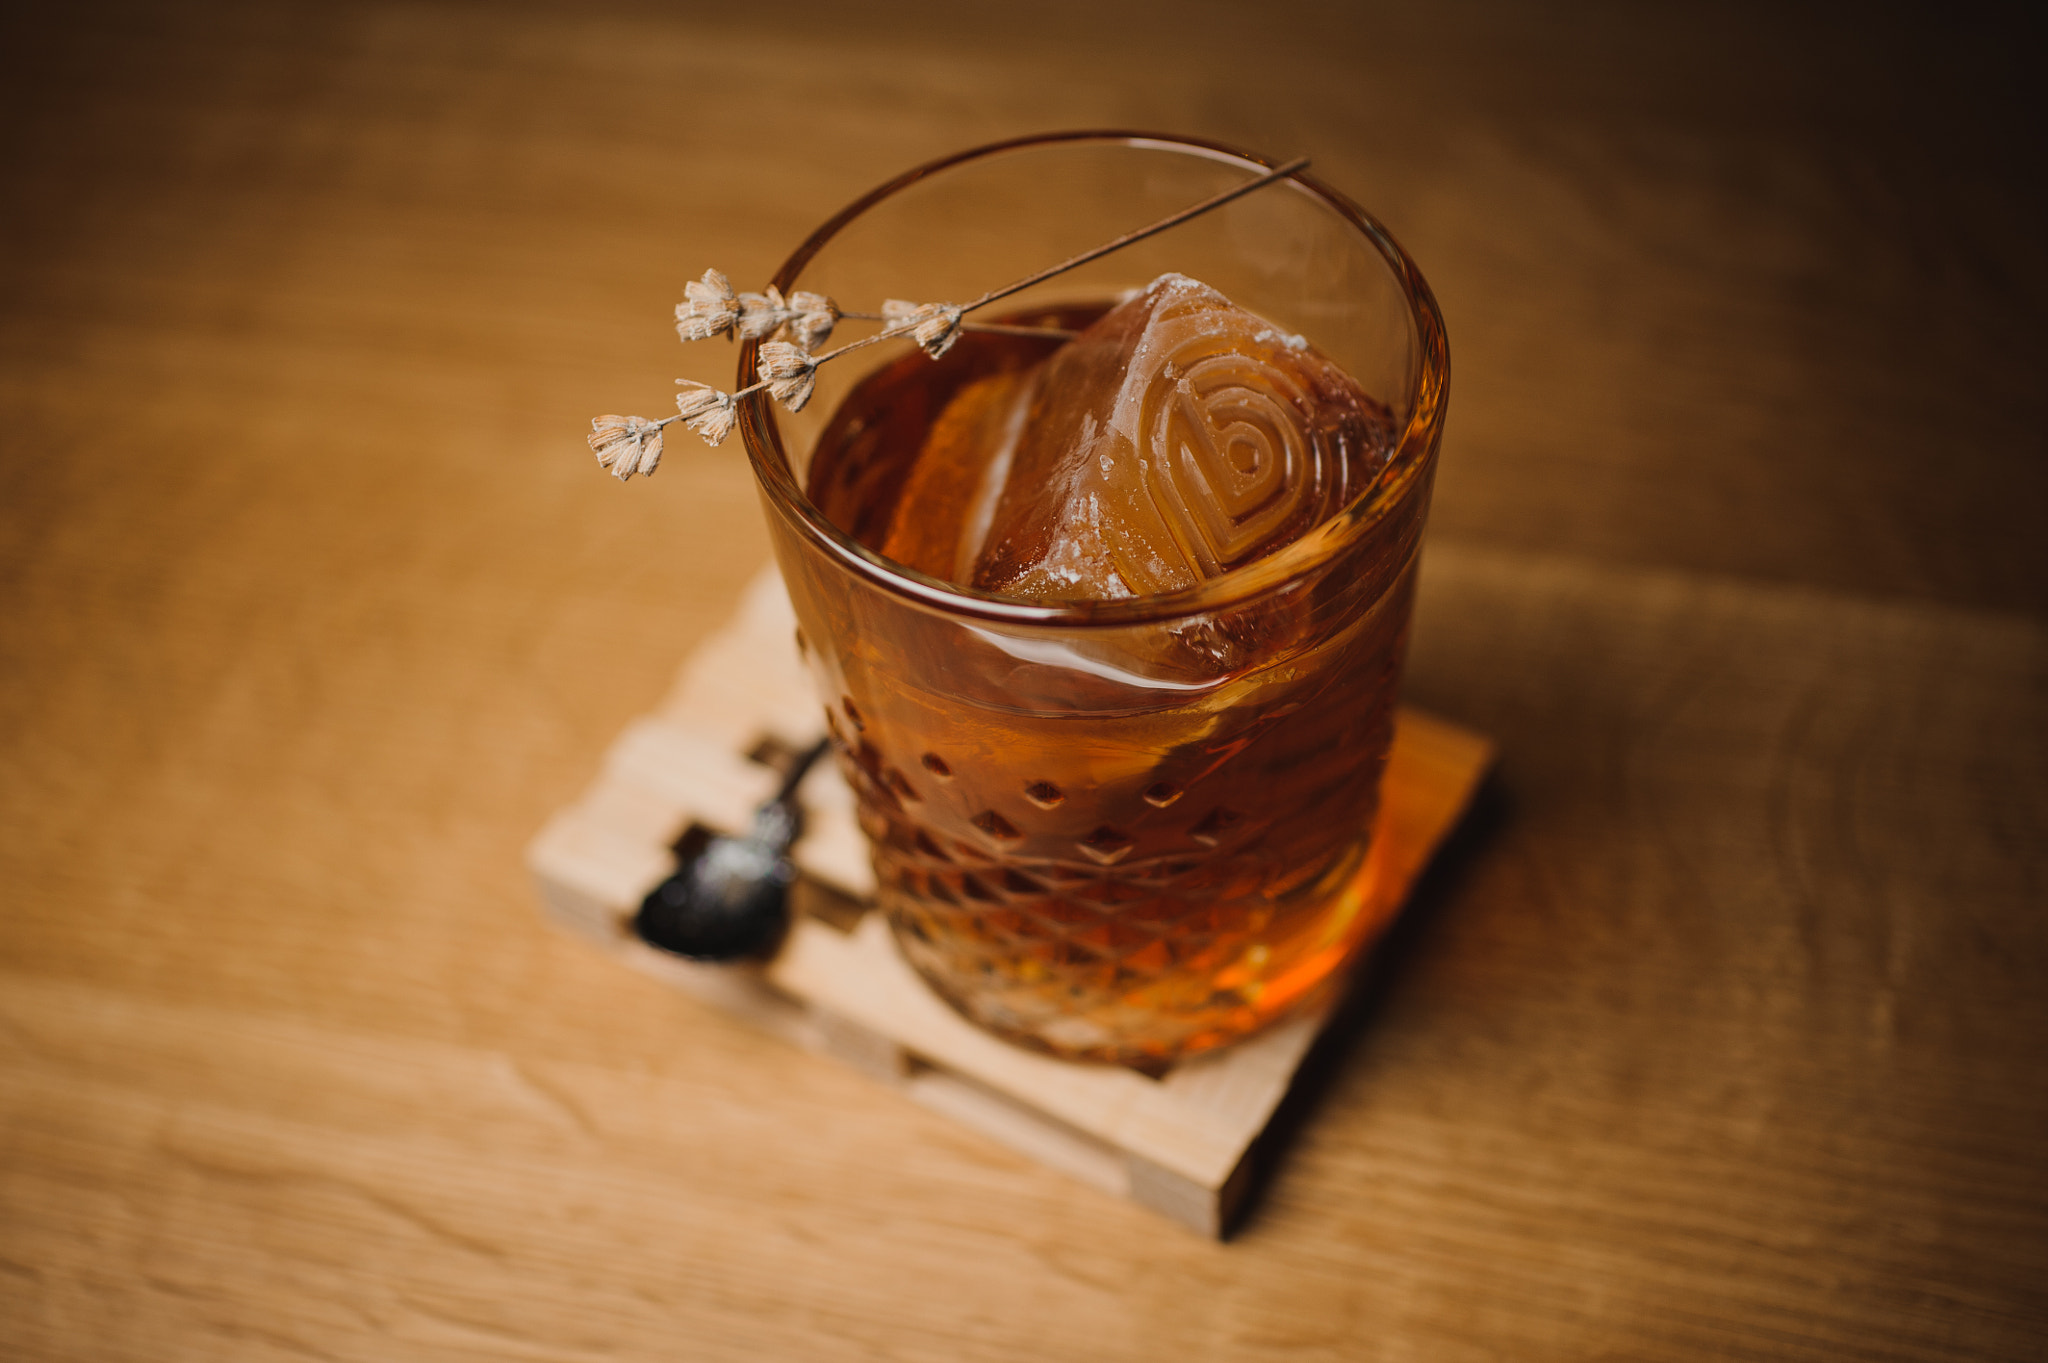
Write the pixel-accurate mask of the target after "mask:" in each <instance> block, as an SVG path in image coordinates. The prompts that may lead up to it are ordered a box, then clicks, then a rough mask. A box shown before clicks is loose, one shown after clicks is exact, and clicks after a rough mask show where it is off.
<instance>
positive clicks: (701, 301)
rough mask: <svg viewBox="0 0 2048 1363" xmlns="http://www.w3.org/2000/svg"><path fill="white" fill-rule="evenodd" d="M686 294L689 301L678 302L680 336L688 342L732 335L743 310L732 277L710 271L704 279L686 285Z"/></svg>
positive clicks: (677, 331) (677, 317)
mask: <svg viewBox="0 0 2048 1363" xmlns="http://www.w3.org/2000/svg"><path fill="white" fill-rule="evenodd" d="M683 297H684V299H685V300H686V301H684V302H682V303H678V304H677V305H676V335H678V336H680V337H682V338H683V339H684V340H686V341H708V340H710V339H711V338H712V337H713V336H730V335H732V329H733V324H734V323H735V322H737V321H738V320H739V316H740V310H739V306H738V300H737V299H736V298H734V296H733V292H732V281H731V280H730V279H727V278H726V277H725V276H724V275H723V274H720V273H719V272H718V271H717V270H706V271H705V272H704V278H703V279H701V280H692V281H691V282H690V283H688V284H685V285H683Z"/></svg>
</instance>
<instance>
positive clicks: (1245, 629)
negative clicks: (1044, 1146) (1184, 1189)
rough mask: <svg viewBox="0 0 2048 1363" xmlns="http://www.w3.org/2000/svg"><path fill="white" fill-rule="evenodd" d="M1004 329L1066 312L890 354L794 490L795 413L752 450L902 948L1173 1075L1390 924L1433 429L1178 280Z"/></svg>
mask: <svg viewBox="0 0 2048 1363" xmlns="http://www.w3.org/2000/svg"><path fill="white" fill-rule="evenodd" d="M1418 282H1419V281H1418ZM1005 320H1007V321H1010V322H1012V323H1032V322H1038V323H1045V324H1051V325H1057V326H1062V327H1065V328H1068V329H1071V330H1078V331H1080V333H1081V334H1080V336H1079V337H1078V339H1075V340H1072V341H1061V340H1049V339H1038V338H1031V337H1022V336H1016V335H1011V334H990V333H972V332H970V333H967V334H966V335H964V336H963V337H962V338H961V339H960V341H959V342H958V343H957V344H956V345H955V347H954V348H953V350H952V351H951V352H949V353H948V354H947V355H946V356H945V357H944V358H943V359H941V360H938V361H932V360H929V359H927V358H925V357H924V356H923V355H921V354H917V353H910V354H904V355H901V356H900V357H898V358H894V359H892V360H890V361H889V362H888V363H885V364H883V365H882V366H880V367H879V368H876V369H874V370H873V371H871V372H869V373H868V374H866V375H865V376H864V377H861V378H860V379H859V381H858V382H857V383H855V384H854V385H853V386H852V387H851V388H850V389H849V390H847V391H845V392H844V393H843V394H842V395H841V396H840V398H839V400H838V402H837V403H836V406H835V407H834V408H833V409H832V412H831V415H830V417H829V419H828V420H827V421H825V423H824V424H823V426H822V428H821V429H818V430H817V431H816V432H815V434H814V435H813V436H812V439H811V449H810V452H809V458H808V462H807V465H806V467H805V469H804V472H803V481H802V484H801V491H800V492H799V490H798V487H797V485H796V482H795V478H794V476H793V475H794V470H793V469H791V468H790V467H789V464H788V460H787V456H786V454H785V453H784V452H783V450H782V449H780V448H778V446H779V445H780V443H781V438H782V432H780V431H779V430H774V429H771V428H768V427H767V426H766V425H765V423H760V422H758V421H757V422H756V423H754V424H751V425H750V426H749V427H748V428H747V434H748V438H749V447H750V450H752V451H753V453H754V455H755V458H756V466H757V470H760V471H761V472H762V475H763V481H764V486H765V494H764V495H765V497H766V500H767V502H768V505H769V509H770V512H771V515H770V523H771V528H772V530H773V531H774V533H775V537H776V544H777V551H778V556H779V557H780V559H781V561H782V565H783V569H784V576H785V580H786V581H787V582H788V585H789V587H790V592H791V598H792V601H793V603H794V604H795V606H796V610H797V615H798V619H799V621H800V622H801V637H800V644H801V646H802V648H803V650H804V652H805V655H806V660H807V662H808V663H809V665H810V666H811V668H812V670H813V672H814V673H815V675H816V676H817V677H818V680H819V682H820V685H821V688H822V692H823V695H824V697H825V698H826V713H827V718H828V723H829V725H830V728H831V732H832V734H833V737H834V740H835V743H836V745H837V746H838V748H839V750H840V754H841V757H842V762H843V766H844V768H845V769H846V771H847V772H848V775H849V777H850V779H851V781H852V783H853V785H854V787H855V791H856V795H857V797H858V801H859V808H860V816H861V821H862V824H863V827H864V828H865V829H866V831H867V833H868V835H869V837H870V838H871V840H872V842H873V844H874V855H875V866H876V871H877V878H878V885H879V888H878V897H879V900H880V904H881V906H882V908H883V909H884V911H885V912H886V914H887V915H888V919H889V922H890V924H891V926H892V928H893V929H894V931H895V933H896V936H897V939H898V942H899V944H900V945H901V947H902V949H903V952H904V954H905V956H906V958H907V959H908V960H909V961H910V963H911V964H912V965H913V966H914V967H915V968H916V969H917V970H918V971H919V973H920V974H922V975H923V976H924V978H925V979H926V980H927V981H928V982H929V983H930V984H931V985H932V986H933V988H934V989H935V990H936V991H937V992H938V993H939V994H940V995H941V996H942V997H944V998H945V999H947V1001H949V1002H950V1003H951V1004H952V1005H953V1006H954V1007H956V1008H957V1009H959V1010H960V1011H961V1012H962V1013H964V1014H965V1015H966V1016H968V1017H969V1018H971V1019H972V1020H974V1021H976V1022H977V1023H979V1024H981V1025H982V1026H984V1027H987V1028H989V1029H991V1030H993V1031H995V1032H997V1033H999V1034H1001V1035H1004V1036H1006V1037H1008V1038H1010V1039H1012V1040H1015V1041H1018V1042H1020V1043H1022V1044H1026V1045H1029V1046H1033V1047H1036V1048H1039V1049H1043V1050H1047V1051H1050V1052H1053V1053H1055V1054H1059V1055H1063V1056H1068V1057H1073V1058H1082V1059H1093V1060H1106V1061H1114V1062H1120V1063H1126V1064H1135V1065H1139V1066H1141V1067H1154V1066H1157V1065H1159V1064H1161V1063H1164V1062H1165V1061H1168V1060H1170V1059H1172V1058H1173V1057H1176V1056H1179V1055H1184V1054H1187V1053H1190V1052H1194V1051H1199V1050H1202V1049H1206V1048H1209V1047H1212V1046H1216V1045H1220V1044H1224V1043H1226V1042H1228V1041H1231V1040H1233V1039H1235V1038H1237V1037H1240V1036H1243V1035H1246V1034H1248V1033H1250V1032H1252V1031H1255V1030H1257V1029H1258V1028H1259V1027H1261V1026H1263V1025H1265V1024H1266V1023H1268V1022H1270V1021H1272V1020H1274V1019H1276V1018H1279V1017H1282V1016H1285V1015H1287V1014H1288V1013H1289V1012H1291V1011H1293V1010H1294V1009H1296V1008H1298V1007H1300V1006H1302V1005H1304V1004H1305V1003H1308V1002H1311V1001H1313V1000H1315V999H1317V998H1319V997H1321V996H1322V995H1323V994H1324V993H1325V992H1326V991H1327V990H1328V989H1329V988H1330V987H1331V986H1332V985H1333V983H1334V982H1336V981H1337V980H1339V979H1340V978H1341V975H1342V970H1343V967H1344V966H1345V965H1346V964H1347V963H1348V961H1349V960H1350V959H1351V958H1352V957H1353V956H1354V955H1355V953H1356V952H1357V951H1358V950H1359V948H1360V947H1361V946H1362V945H1363V944H1364V943H1365V942H1366V941H1368V940H1369V939H1370V937H1371V935H1372V933H1373V931H1374V930H1375V929H1376V928H1377V927H1378V926H1380V925H1379V924H1377V923H1374V922H1372V921H1369V920H1368V919H1367V917H1366V916H1365V912H1364V906H1365V905H1366V903H1367V902H1369V895H1368V894H1367V893H1366V891H1367V889H1368V888H1369V887H1368V886H1367V885H1366V884H1365V882H1364V879H1363V877H1365V876H1366V875H1369V874H1370V869H1369V864H1368V858H1367V853H1368V847H1369V836H1370V830H1371V828H1372V823H1373V816H1374V813H1375V808H1376V801H1377V791H1378V784H1379V776H1380V772H1381V769H1382V767H1383V765H1384V761H1385V756H1386V752H1387V748H1388V744H1389V740H1390V736H1391V721H1392V708H1393V704H1394V699H1395V691H1396V686H1397V683H1398V678H1399V671H1400V663H1401V657H1402V653H1403V649H1404V647H1405V643H1406V638H1407V632H1408V622H1409V615H1410V606H1411V601H1412V595H1413V584H1414V574H1415V567H1416V559H1417V548H1418V545H1419V536H1420V530H1421V525H1422V517H1423V510H1424V509H1425V507H1426V504H1427V491H1428V473H1429V470H1430V466H1431V463H1432V460H1433V455H1434V450H1435V443H1436V429H1435V428H1436V420H1435V419H1432V420H1431V421H1430V422H1429V423H1428V429H1426V430H1424V431H1423V432H1422V436H1421V442H1420V443H1418V441H1417V432H1416V429H1415V421H1414V414H1415V405H1416V404H1415V393H1414V392H1413V391H1412V390H1410V389H1407V388H1404V389H1403V390H1402V391H1400V392H1397V393H1392V394H1389V395H1388V397H1389V398H1391V399H1392V400H1391V401H1389V400H1383V399H1382V398H1380V397H1377V396H1375V395H1372V394H1369V393H1368V392H1367V391H1366V390H1365V389H1364V387H1363V386H1362V385H1361V384H1360V383H1359V382H1357V381H1355V380H1354V379H1353V378H1352V377H1351V376H1350V374H1348V373H1347V372H1346V370H1345V369H1344V368H1342V367H1340V366H1339V365H1338V364H1337V363H1336V362H1335V361H1334V360H1333V359H1332V358H1330V357H1327V356H1325V355H1323V354H1322V353H1320V352H1319V351H1318V350H1317V349H1316V347H1315V346H1314V345H1312V344H1310V343H1309V342H1308V341H1307V340H1305V339H1304V338H1303V337H1301V336H1298V335H1295V334H1293V333H1291V332H1288V331H1287V330H1285V329H1284V327H1283V326H1282V325H1281V324H1280V323H1279V322H1277V321H1268V320H1266V319H1265V318H1263V317H1261V316H1258V315H1255V314H1252V313H1249V312H1246V311H1243V310H1241V309H1238V308H1236V307H1235V306H1233V305H1232V304H1231V303H1230V302H1229V301H1228V300H1227V299H1225V298H1224V297H1223V296H1222V295H1221V294H1219V293H1217V292H1216V291H1215V290H1212V289H1210V288H1208V287H1206V286H1205V285H1202V284H1198V283H1196V282H1194V281H1193V280H1191V279H1187V278H1183V277H1179V276H1174V275H1162V276H1161V277H1159V278H1156V279H1155V280H1154V281H1153V283H1152V284H1151V285H1150V286H1149V287H1147V288H1143V289H1139V290H1131V291H1130V296H1128V297H1127V298H1125V299H1124V300H1123V301H1121V302H1119V303H1117V304H1116V305H1115V306H1114V307H1108V306H1106V305H1104V304H1101V303H1097V304H1093V305H1075V304H1072V303H1065V304H1062V305H1059V306H1051V305H1044V306H1040V307H1038V308H1035V309H1027V310H1025V311H1022V312H1019V313H1015V314H1013V315H1012V316H1010V317H1008V318H1006V319H1005ZM1432 415H1433V418H1434V417H1437V416H1440V405H1439V406H1438V408H1437V409H1436V412H1435V413H1433V414H1432ZM764 456H765V459H764ZM764 463H765V464H766V465H767V467H763V465H764Z"/></svg>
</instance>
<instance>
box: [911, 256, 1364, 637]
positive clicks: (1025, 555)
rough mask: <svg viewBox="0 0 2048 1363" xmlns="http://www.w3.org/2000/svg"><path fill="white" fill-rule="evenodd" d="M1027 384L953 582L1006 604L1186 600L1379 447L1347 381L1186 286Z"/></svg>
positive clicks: (1161, 282) (1059, 357)
mask: <svg viewBox="0 0 2048 1363" xmlns="http://www.w3.org/2000/svg"><path fill="white" fill-rule="evenodd" d="M1035 378H1036V382H1035V385H1034V386H1033V388H1032V390H1031V392H1030V403H1029V408H1028V411H1023V412H1022V413H1021V419H1015V420H1013V419H1011V416H1010V413H1009V411H1008V410H1005V412H1004V419H1003V420H1002V421H1001V422H1000V423H999V429H1000V435H1001V437H1003V438H1001V439H999V440H998V442H997V443H998V444H999V445H1000V446H1001V449H1000V451H996V452H992V454H993V455H994V457H992V458H991V459H989V460H988V461H987V462H984V463H982V464H981V466H980V472H981V476H982V482H981V484H980V486H979V487H978V490H977V495H976V497H975V498H974V499H972V500H973V501H974V502H977V503H978V504H979V505H981V506H992V509H993V510H992V514H990V515H988V528H987V533H986V535H985V536H979V541H980V542H979V548H978V550H976V551H974V552H972V553H971V555H970V552H969V551H970V549H972V548H973V545H972V541H973V540H974V539H976V538H977V536H976V534H975V531H976V529H977V527H976V526H974V525H973V524H971V523H969V524H965V525H962V526H961V527H960V528H961V530H962V532H963V536H962V539H961V540H960V541H957V542H956V543H957V546H958V547H957V553H958V555H959V559H958V561H959V562H960V563H961V564H962V566H963V567H964V565H965V563H966V562H968V561H971V562H972V565H973V567H972V572H971V575H968V574H949V575H954V576H956V580H966V581H968V582H969V584H970V585H972V586H974V587H978V588H981V589H982V590H985V591H990V592H998V593H1001V594H1003V595H1007V596H1018V597H1026V598H1030V599H1035V600H1045V601H1060V600H1105V599H1110V598H1115V597H1126V596H1147V595H1154V594H1157V593H1161V592H1170V591H1175V590H1178V589H1180V588H1184V587H1190V586H1193V585H1194V584H1196V583H1197V582H1200V581H1202V580H1204V579H1206V578H1211V577H1214V576H1216V575H1217V574H1219V573H1223V572H1227V571H1229V570H1230V569H1232V568H1235V567H1238V566H1240V565H1242V564H1245V563H1249V562H1251V561H1252V560H1253V559H1256V558H1259V557H1261V556H1262V555H1265V554H1268V553H1271V552H1272V551H1273V550H1275V549H1277V548H1279V547H1281V546H1282V545H1284V544H1287V543H1289V542H1290V541H1292V540H1294V539H1297V538H1299V537H1300V536H1301V535H1302V534H1303V533H1305V532H1306V531H1308V530H1309V529H1311V528H1312V527H1314V526H1316V525H1318V524H1320V523H1321V522H1322V521H1324V520H1327V519H1328V518H1329V517H1330V516H1331V515H1333V514H1335V513H1336V511H1337V510H1338V509H1340V508H1341V507H1342V506H1343V505H1344V504H1345V503H1346V502H1348V501H1350V500H1351V499H1352V498H1353V497H1354V496H1356V495H1357V494H1358V493H1359V492H1360V491H1362V490H1363V489H1364V488H1365V486H1366V485H1367V484H1368V483H1369V482H1370V481H1371V480H1372V478H1373V476H1374V475H1375V474H1376V473H1377V472H1378V470H1379V468H1380V465H1381V464H1382V463H1383V462H1384V459H1385V457H1386V452H1387V448H1388V438H1389V435H1390V429H1389V423H1388V420H1387V414H1386V409H1385V408H1384V407H1382V406H1380V405H1379V404H1378V403H1376V402H1374V401H1373V400H1372V399H1371V398H1369V397H1367V396H1366V394H1365V393H1364V392H1363V391H1362V390H1361V389H1360V388H1359V387H1358V385H1357V383H1356V382H1355V381H1353V379H1352V378H1351V377H1350V376H1349V375H1348V374H1346V373H1345V372H1344V371H1343V370H1341V369H1339V368H1338V367H1337V366H1336V365H1335V364H1333V363H1331V362H1330V361H1329V360H1328V359H1326V358H1325V357H1324V356H1323V355H1321V354H1320V353H1319V352H1317V351H1316V350H1314V349H1313V348H1311V347H1310V346H1309V345H1308V344H1307V343H1306V342H1305V341H1304V340H1303V339H1302V338H1301V337H1299V336H1293V335H1289V334H1287V333H1285V332H1283V331H1281V330H1279V329H1278V328H1276V327H1274V326H1273V325H1272V324H1271V323H1269V322H1266V321H1264V320H1263V319H1261V318H1259V317H1256V316H1254V315H1252V314H1251V313H1249V312H1246V311H1245V310H1244V309H1242V308H1239V307H1237V306H1236V305H1234V304H1233V303H1231V302H1230V300H1229V299H1227V298H1225V297H1224V296H1223V295H1222V294H1220V293H1218V292H1217V291H1216V290H1214V289H1212V288H1210V287H1209V286H1207V285H1206V284H1200V283H1197V282H1196V281H1194V280H1192V279H1188V278H1186V277H1185V276H1182V275H1174V274H1169V275H1162V276H1161V277H1160V278H1158V279H1156V280H1154V281H1153V282H1152V284H1151V285H1150V286H1149V287H1148V288H1146V289H1145V290H1144V292H1142V293H1140V294H1138V295H1136V296H1135V297H1133V298H1131V299H1129V300H1128V301H1126V302H1124V303H1122V304H1119V305H1118V306H1117V307H1115V308H1113V309H1111V310H1110V311H1109V312H1107V313H1105V314H1104V315H1103V316H1102V318H1101V319H1100V320H1099V321H1097V322H1096V323H1095V324H1094V325H1093V326H1091V327H1089V328H1088V330H1087V331H1086V332H1084V333H1083V334H1082V335H1081V336H1079V337H1077V338H1076V339H1075V340H1073V341H1071V342H1069V343H1068V344H1067V345H1065V346H1063V347H1062V348H1061V349H1060V350H1059V351H1057V352H1056V353H1055V354H1054V355H1053V356H1052V357H1051V358H1050V359H1048V360H1047V361H1046V362H1045V364H1044V365H1043V366H1042V367H1041V368H1040V369H1039V370H1038V372H1037V374H1036V376H1035ZM1005 396H1008V397H1010V398H1011V400H1012V401H1021V399H1019V398H1017V397H1016V395H1015V390H1012V392H1011V393H1010V394H1006V395H1005ZM984 420H985V421H986V419H984ZM976 424H977V425H978V426H979V428H980V429H981V430H982V431H985V432H988V431H991V430H992V428H995V427H997V426H998V423H995V422H992V421H987V422H986V424H983V423H976ZM1013 432H1014V436H1012V433H1013ZM996 480H1000V484H1001V492H1000V494H999V495H997V494H995V492H994V487H993V484H994V482H995V481H996Z"/></svg>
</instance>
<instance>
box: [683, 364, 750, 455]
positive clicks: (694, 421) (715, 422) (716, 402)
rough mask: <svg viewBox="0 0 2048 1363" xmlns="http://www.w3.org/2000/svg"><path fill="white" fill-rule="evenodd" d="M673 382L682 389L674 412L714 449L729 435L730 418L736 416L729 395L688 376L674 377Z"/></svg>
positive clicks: (731, 422) (730, 429)
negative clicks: (682, 377) (685, 377)
mask: <svg viewBox="0 0 2048 1363" xmlns="http://www.w3.org/2000/svg"><path fill="white" fill-rule="evenodd" d="M676 385H677V386H678V387H679V388H681V389H682V390H683V391H682V392H680V393H678V394H676V413H677V415H679V416H681V417H682V419H683V424H684V425H685V426H688V427H689V428H690V429H691V430H693V431H695V432H696V433H697V434H698V435H700V436H702V437H704V443H705V444H707V445H709V446H711V447H712V448H714V449H716V448H717V447H718V445H719V443H720V442H721V441H723V440H724V439H725V438H726V437H727V436H729V435H731V434H732V427H733V420H734V418H735V417H736V416H737V415H738V414H737V412H735V410H734V404H733V400H732V394H730V393H721V392H719V391H718V390H717V389H716V388H713V387H712V386H711V385H710V384H708V383H697V382H695V381H694V380H691V379H677V380H676Z"/></svg>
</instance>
